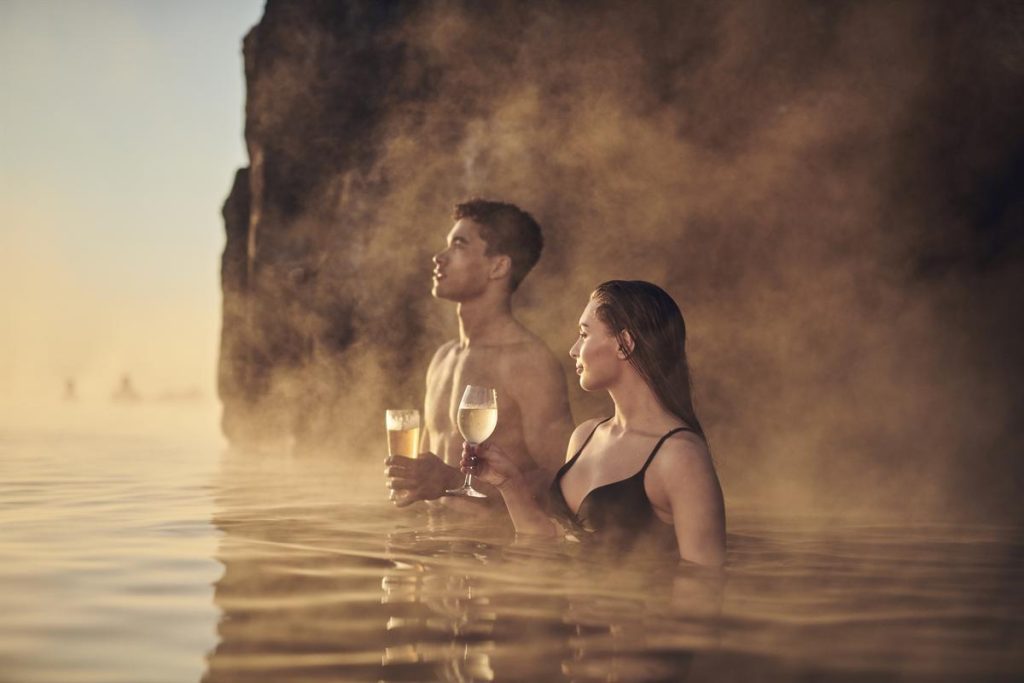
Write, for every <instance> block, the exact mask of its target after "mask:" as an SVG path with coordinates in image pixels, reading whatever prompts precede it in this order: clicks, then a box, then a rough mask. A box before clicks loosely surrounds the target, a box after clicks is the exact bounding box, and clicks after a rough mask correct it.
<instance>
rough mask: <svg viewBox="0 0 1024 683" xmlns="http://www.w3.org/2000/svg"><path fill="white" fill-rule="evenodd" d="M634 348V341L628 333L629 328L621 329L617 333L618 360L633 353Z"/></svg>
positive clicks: (624, 358)
mask: <svg viewBox="0 0 1024 683" xmlns="http://www.w3.org/2000/svg"><path fill="white" fill-rule="evenodd" d="M634 348H636V342H634V341H633V335H631V334H630V333H629V330H623V331H622V334H620V335H619V360H626V359H627V358H629V357H630V356H631V355H632V354H633V349H634Z"/></svg>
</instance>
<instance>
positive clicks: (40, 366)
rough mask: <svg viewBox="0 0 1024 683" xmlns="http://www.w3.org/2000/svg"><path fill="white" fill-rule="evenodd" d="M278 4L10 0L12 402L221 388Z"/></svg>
mask: <svg viewBox="0 0 1024 683" xmlns="http://www.w3.org/2000/svg"><path fill="white" fill-rule="evenodd" d="M262 7H263V2H262V1H261V0H232V1H231V2H223V3H216V4H209V3H200V2H195V1H192V2H180V3H157V2H101V3H56V2H21V1H9V0H5V1H4V2H2V3H0V87H2V90H3V92H4V108H3V109H2V111H0V226H2V229H0V285H2V292H3V293H2V294H0V316H2V319H3V320H4V334H3V335H2V336H0V400H4V399H6V400H11V399H15V400H23V399H26V398H32V399H47V398H51V397H52V398H59V397H60V396H61V394H62V392H63V390H64V383H65V381H66V380H67V379H71V380H73V381H74V382H75V386H76V391H77V393H78V395H79V398H80V399H81V400H83V401H88V400H94V399H95V400H106V399H107V398H109V396H110V394H111V392H112V391H113V390H114V388H115V387H116V385H117V382H118V381H119V379H120V377H121V376H122V375H124V374H128V375H130V376H131V378H132V381H133V382H134V384H135V386H136V388H137V389H138V391H139V393H140V394H141V395H142V396H143V398H156V397H158V396H160V395H163V394H166V393H168V392H182V391H187V390H190V389H199V390H200V391H201V393H202V394H203V396H205V397H207V398H210V397H212V396H215V372H216V361H217V348H218V343H219V334H220V303H221V299H220V272H219V269H220V254H221V251H222V249H223V246H224V228H223V222H222V219H221V216H220V210H221V205H222V204H223V201H224V199H225V198H226V196H227V194H228V191H229V190H230V188H231V182H232V178H233V176H234V173H235V170H236V169H237V168H239V167H241V166H245V165H247V163H248V161H247V158H246V153H245V146H244V140H243V125H244V87H245V85H244V73H243V62H242V54H241V41H242V38H243V36H244V35H245V33H246V32H248V30H249V29H250V28H251V27H252V26H253V25H254V24H255V23H256V22H257V21H258V20H259V18H260V16H261V14H262Z"/></svg>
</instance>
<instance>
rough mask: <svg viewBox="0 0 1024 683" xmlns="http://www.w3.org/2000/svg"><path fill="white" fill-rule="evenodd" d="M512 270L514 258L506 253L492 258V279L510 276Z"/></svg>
mask: <svg viewBox="0 0 1024 683" xmlns="http://www.w3.org/2000/svg"><path fill="white" fill-rule="evenodd" d="M511 272H512V259H511V258H510V257H509V256H506V255H505V254H500V255H498V256H496V257H494V258H492V259H491V279H492V280H500V279H501V278H503V277H508V276H509V274H510V273H511Z"/></svg>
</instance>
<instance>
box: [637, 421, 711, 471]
mask: <svg viewBox="0 0 1024 683" xmlns="http://www.w3.org/2000/svg"><path fill="white" fill-rule="evenodd" d="M650 469H652V470H654V471H655V472H656V473H658V474H661V475H663V476H664V477H665V478H668V479H676V478H679V477H683V478H689V477H693V476H701V475H706V474H708V473H712V472H714V469H715V466H714V462H713V461H712V459H711V451H710V450H708V445H707V442H706V441H705V440H704V439H703V438H702V437H701V436H700V435H699V434H697V433H695V432H693V431H690V430H685V431H678V432H676V433H675V434H672V435H670V436H669V437H668V438H666V439H665V440H664V442H662V444H661V448H659V449H658V453H657V455H656V456H655V457H654V459H653V460H652V461H651V465H650Z"/></svg>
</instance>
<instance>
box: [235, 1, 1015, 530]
mask: <svg viewBox="0 0 1024 683" xmlns="http://www.w3.org/2000/svg"><path fill="white" fill-rule="evenodd" d="M1022 27H1024V13H1022V11H1021V9H1020V6H1019V5H1018V4H1016V3H1012V2H1005V3H1002V2H990V3H977V4H972V3H962V4H957V5H956V6H954V5H953V4H950V3H933V2H919V3H914V2H910V3H868V4H865V3H862V2H829V3H819V2H809V1H808V2H804V1H802V0H793V1H791V2H778V3H762V2H725V3H723V2H712V1H710V0H698V1H693V2H677V1H674V0H666V1H665V2H648V3H642V5H635V4H633V3H622V2H596V3H578V2H570V1H569V0H565V1H564V2H561V1H560V2H546V3H521V2H496V3H475V2H469V1H468V0H465V1H459V0H451V1H448V2H440V1H438V2H380V1H371V0H364V1H351V2H333V1H332V2H328V1H326V0H325V1H318V0H311V1H308V2H275V1H274V0H270V1H269V2H268V3H267V6H266V11H265V15H264V18H263V20H262V21H261V22H260V24H259V25H258V26H256V27H255V28H254V29H253V30H252V32H251V33H250V35H249V36H248V37H247V39H246V41H245V67H246V78H247V82H248V101H247V107H246V115H247V119H246V121H247V122H246V140H247V142H248V147H249V153H250V160H251V165H250V167H249V169H247V170H245V171H242V172H240V173H239V175H238V176H237V178H236V182H235V186H234V188H233V190H232V193H231V196H230V197H229V199H228V202H227V204H226V205H225V209H224V215H225V225H226V229H227V237H228V239H227V247H226V249H225V254H224V262H223V283H224V332H223V340H222V350H221V351H222V353H221V368H220V388H221V396H222V399H223V402H224V428H225V431H226V433H227V434H228V436H229V438H231V439H232V440H233V441H236V442H244V441H249V440H267V439H270V440H275V439H283V438H287V439H297V440H299V441H300V442H303V443H319V444H324V445H327V446H328V447H330V448H337V449H338V450H339V451H344V452H345V453H348V454H350V455H352V456H356V455H358V454H360V453H361V451H362V449H361V448H355V447H353V446H352V443H354V442H353V440H357V441H355V443H364V444H370V446H369V450H370V451H372V452H373V453H377V452H378V451H379V450H380V448H379V446H378V445H376V444H377V442H378V441H379V440H380V439H379V436H380V434H379V432H380V429H379V423H380V422H381V420H380V411H381V410H382V409H383V408H384V407H385V405H391V406H398V405H417V404H419V403H420V402H421V400H422V398H421V397H422V377H423V372H424V370H425V367H426V363H427V361H428V360H429V357H430V354H431V352H432V350H433V348H434V347H435V346H436V345H437V344H438V343H440V342H441V341H443V339H445V338H446V337H450V336H452V335H453V334H454V326H453V322H454V320H453V316H452V311H451V308H450V306H448V305H446V304H444V303H441V302H435V301H432V300H431V299H430V296H429V271H430V256H431V254H432V253H433V252H434V251H435V250H436V249H437V248H438V247H439V246H440V245H441V244H442V242H443V239H444V235H445V233H446V231H447V229H448V227H449V224H450V221H449V220H448V215H449V212H450V207H451V205H452V203H453V202H455V201H457V200H459V199H462V198H464V197H466V196H468V195H476V194H478V195H484V196H490V197H496V198H502V199H505V200H508V201H513V202H516V203H518V204H520V205H522V206H523V207H524V208H527V209H528V210H529V211H531V213H533V214H534V215H535V216H536V217H537V218H538V219H539V220H540V222H541V224H542V225H543V226H544V228H545V233H546V235H545V236H546V244H547V246H546V250H545V254H544V256H543V257H542V259H541V263H540V265H539V266H538V268H537V270H536V271H535V272H534V273H533V274H531V276H530V277H529V278H527V280H526V282H525V283H524V285H523V288H522V291H521V292H520V293H519V294H517V301H516V305H517V310H518V311H519V312H520V314H521V316H522V317H523V318H524V319H525V321H526V322H527V323H528V324H529V325H530V326H531V327H533V328H534V329H536V330H537V331H538V332H539V333H540V334H541V336H543V337H544V338H545V339H546V340H547V341H548V342H549V343H550V344H551V346H552V347H553V348H554V349H556V351H557V353H559V354H561V353H562V351H563V350H565V349H567V348H568V346H569V345H570V344H571V342H572V335H573V328H574V323H575V320H576V318H577V316H578V315H579V311H580V310H581V309H582V307H583V305H584V303H585V301H586V297H587V295H588V293H589V291H590V290H591V289H592V288H593V286H594V285H596V284H597V283H599V282H601V281H603V280H606V279H611V278H615V277H620V278H621V277H625V278H638V279H647V280H652V281H654V282H657V283H659V284H661V285H663V286H664V287H665V288H666V289H667V290H668V291H669V292H670V293H672V294H673V295H674V296H675V297H676V298H677V300H678V301H679V303H680V304H681V306H682V308H683V310H684V313H685V314H686V316H687V323H688V327H689V329H690V331H691V340H690V353H691V363H692V366H693V368H694V370H695V374H696V378H697V397H696V398H697V405H698V411H699V412H700V413H701V415H702V419H703V420H704V422H705V425H706V426H707V428H708V431H709V434H710V436H711V440H712V446H713V448H714V450H715V451H716V453H717V454H718V457H719V458H720V464H721V467H722V469H723V479H724V480H725V484H726V489H727V493H729V492H730V489H731V491H732V492H733V493H737V492H738V493H739V494H741V495H746V494H749V495H751V496H755V497H765V496H767V497H776V498H777V499H778V500H782V501H792V502H793V504H796V505H801V504H804V503H806V504H809V505H824V504H832V503H834V504H836V505H837V506H846V507H847V508H849V507H851V506H852V507H853V508H858V507H865V508H870V507H873V506H875V505H876V504H892V505H906V506H907V507H908V508H912V507H915V506H925V507H940V506H950V505H951V506H953V507H955V508H956V507H958V508H959V509H962V510H963V511H967V512H983V513H984V512H991V511H993V510H999V509H1001V508H1000V505H1001V502H1000V501H1003V500H1010V499H1011V498H1012V497H1013V496H1014V495H1015V494H1013V490H1014V487H1015V486H1016V483H1019V481H1020V474H1021V466H1020V465H1019V464H1009V463H1010V460H1009V458H1010V457H1011V456H1010V454H1011V453H1013V452H1014V451H1015V449H1019V448H1020V446H1021V445H1022V444H1024V437H1022V434H1021V429H1020V427H1019V426H1017V425H1016V424H1015V422H1014V419H1013V416H1014V415H1019V413H1020V409H1021V408H1022V407H1024V399H1022V395H1024V394H1022V390H1021V384H1020V382H1019V381H1018V380H1019V378H1020V377H1021V374H1022V373H1021V361H1020V358H1019V354H1016V353H1014V352H1013V351H1012V349H1014V348H1017V349H1019V348H1020V345H1021V342H1024V333H1022V330H1021V326H1020V323H1019V321H1018V318H1019V315H1017V313H1015V311H1017V312H1019V305H1020V294H1019V292H1020V291H1021V285H1022V284H1024V282H1022V280H1024V277H1022V275H1021V272H1022V271H1021V267H1020V264H1021V259H1022V243H1024V242H1022V239H1021V238H1022V234H1021V232H1022V229H1021V225H1022V223H1024V219H1022V216H1024V199H1022V196H1024V172H1022V168H1024V162H1022V159H1024V134H1022V133H1024V131H1022V130H1021V127H1020V121H1022V120H1024V95H1022V93H1024V87H1021V86H1022V85H1024V48H1022V44H1021V41H1020V36H1021V35H1022ZM951 369H952V370H951ZM566 370H567V375H569V363H568V358H567V357H566ZM570 377H571V375H570ZM574 391H575V393H574V394H573V396H572V398H573V402H574V410H575V412H576V417H577V419H583V418H585V417H589V416H591V415H593V414H596V413H598V412H602V411H604V410H607V403H606V402H605V399H604V398H603V397H600V396H596V397H595V396H586V395H583V394H582V392H579V391H578V390H574ZM364 439H367V441H363V440H364ZM980 452H984V453H985V455H983V456H979V455H978V453H980ZM366 455H367V457H370V456H371V455H372V454H371V453H367V454H366ZM373 457H376V456H375V455H374V456H373ZM979 458H980V459H981V460H983V462H981V463H979ZM1014 462H1015V461H1014ZM922 471H927V472H928V474H929V477H928V478H927V480H926V481H923V482H922V481H921V479H920V475H921V472H922ZM1007 475H1009V476H1007ZM848 481H858V482H862V484H863V485H858V486H849V485H847V484H846V483H845V482H848ZM960 489H963V490H962V491H961V490H960ZM837 490H838V491H840V493H838V494H837V493H836V491H837ZM976 494H984V495H976ZM968 500H969V501H970V502H965V501H968ZM979 500H981V501H982V502H980V503H979V502H978V501H979Z"/></svg>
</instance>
